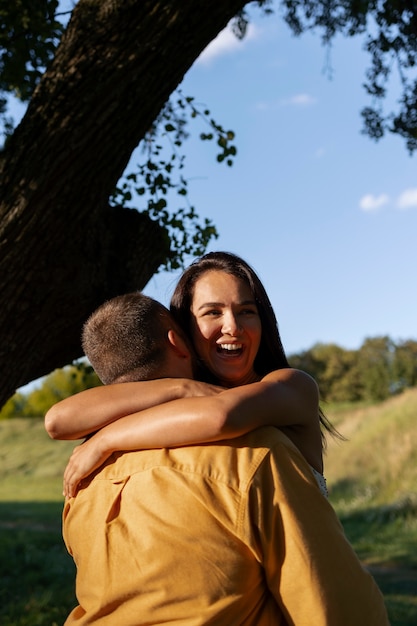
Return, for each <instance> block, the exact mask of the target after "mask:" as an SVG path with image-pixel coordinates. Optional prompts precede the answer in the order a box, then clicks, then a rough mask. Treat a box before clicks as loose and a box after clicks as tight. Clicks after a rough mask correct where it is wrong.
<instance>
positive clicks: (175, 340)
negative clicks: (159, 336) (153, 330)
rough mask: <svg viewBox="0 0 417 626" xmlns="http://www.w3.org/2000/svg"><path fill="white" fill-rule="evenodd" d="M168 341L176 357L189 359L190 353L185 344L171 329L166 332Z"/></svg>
mask: <svg viewBox="0 0 417 626" xmlns="http://www.w3.org/2000/svg"><path fill="white" fill-rule="evenodd" d="M168 341H169V343H170V344H171V346H172V348H173V350H174V351H175V352H176V354H177V355H178V356H180V357H182V358H189V357H190V356H191V352H190V349H189V348H188V346H187V343H186V342H185V341H184V339H183V338H182V337H181V335H180V334H179V333H177V331H176V330H173V329H172V328H171V329H170V330H169V331H168Z"/></svg>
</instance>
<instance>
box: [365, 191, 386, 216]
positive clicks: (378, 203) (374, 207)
mask: <svg viewBox="0 0 417 626" xmlns="http://www.w3.org/2000/svg"><path fill="white" fill-rule="evenodd" d="M387 202H389V196H387V194H386V193H381V194H380V195H379V196H374V195H373V194H371V193H368V194H366V195H365V196H363V197H362V198H361V199H360V201H359V206H360V208H361V209H362V211H366V212H372V211H378V210H379V209H380V208H381V207H382V206H384V204H387Z"/></svg>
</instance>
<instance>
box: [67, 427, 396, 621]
mask: <svg viewBox="0 0 417 626" xmlns="http://www.w3.org/2000/svg"><path fill="white" fill-rule="evenodd" d="M63 521H64V526H63V532H64V539H65V542H66V545H67V548H68V550H69V552H70V553H71V554H72V555H73V557H74V560H75V563H76V565H77V580H76V593H77V599H78V602H79V606H77V607H76V608H75V609H74V610H73V611H72V612H71V614H70V615H69V617H68V619H67V621H66V622H65V625H66V626H70V625H73V624H79V625H80V626H81V625H82V626H84V625H86V624H98V625H100V626H141V625H145V624H146V625H151V624H153V625H156V624H164V625H171V624H175V625H184V626H198V625H201V624H213V625H217V626H234V625H236V626H272V625H274V626H282V625H286V624H288V625H294V626H325V625H326V626H386V625H388V619H387V616H386V611H385V607H384V602H383V599H382V596H381V594H380V592H379V590H378V588H377V586H376V585H375V583H374V581H373V579H372V578H371V576H370V575H369V574H368V573H367V572H366V571H365V570H364V569H363V568H362V566H361V565H360V563H359V561H358V559H357V557H356V555H355V553H354V552H353V550H352V548H351V547H350V545H349V543H348V542H347V541H346V539H345V537H344V534H343V530H342V527H341V525H340V523H339V521H338V520H337V517H336V515H335V513H334V511H333V509H332V507H331V506H330V504H329V503H328V501H327V500H326V498H325V497H323V495H322V494H321V493H320V491H319V488H318V486H317V483H316V481H315V479H314V477H313V475H312V472H311V470H310V468H309V466H308V465H307V463H306V462H305V460H304V459H303V458H302V456H301V455H300V453H299V452H298V450H297V449H296V448H295V446H293V445H292V443H291V442H290V441H289V440H288V439H287V438H286V437H285V435H283V434H282V433H281V432H280V431H279V430H277V429H274V428H262V429H258V430H257V431H254V432H253V433H250V434H248V435H246V436H244V437H241V438H239V439H235V440H229V441H227V442H220V443H216V444H209V445H202V446H189V447H184V448H176V449H170V450H167V449H163V450H148V451H140V452H128V453H118V454H115V455H113V456H112V457H110V459H109V460H108V462H107V463H106V465H105V467H104V468H103V469H101V470H100V471H98V472H96V473H95V474H94V475H93V477H92V479H89V480H85V481H84V483H83V488H81V490H80V491H79V493H78V494H77V496H76V497H75V498H73V499H71V500H69V501H67V502H66V504H65V508H64V514H63Z"/></svg>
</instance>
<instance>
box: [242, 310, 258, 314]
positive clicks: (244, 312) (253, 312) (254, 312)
mask: <svg viewBox="0 0 417 626" xmlns="http://www.w3.org/2000/svg"><path fill="white" fill-rule="evenodd" d="M241 314H243V315H257V314H258V311H255V309H243V310H242V311H241Z"/></svg>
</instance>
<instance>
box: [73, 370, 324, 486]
mask: <svg viewBox="0 0 417 626" xmlns="http://www.w3.org/2000/svg"><path fill="white" fill-rule="evenodd" d="M318 405H319V396H318V389H317V385H316V383H315V381H314V380H313V379H312V378H311V377H310V376H308V375H307V374H305V373H304V372H301V371H299V370H293V369H283V370H277V371H275V372H272V373H271V374H268V375H267V376H266V377H265V378H264V379H263V380H262V381H260V382H257V383H252V384H249V385H243V386H241V387H235V388H233V389H228V390H225V391H222V392H221V393H219V394H217V395H213V396H209V397H191V398H182V399H178V400H174V401H172V402H166V403H164V404H160V405H158V406H155V407H153V408H150V409H148V410H144V411H141V412H138V413H134V414H132V415H129V416H125V417H122V418H120V419H119V420H117V421H115V422H113V423H112V424H109V425H108V426H106V427H105V428H103V429H101V430H100V431H99V432H97V433H96V434H95V435H94V436H93V437H91V439H90V440H89V441H88V442H86V443H85V444H83V445H82V446H79V447H78V448H76V450H75V451H74V454H73V456H72V457H71V459H70V462H69V464H68V466H67V469H66V474H65V479H64V484H65V485H66V487H65V489H64V492H65V494H66V495H73V494H74V489H75V487H76V485H77V484H78V482H79V480H81V478H83V477H84V476H87V475H88V474H89V473H91V471H93V470H94V469H96V468H97V467H99V466H100V465H101V464H102V463H103V462H104V461H105V460H106V459H107V458H108V457H109V456H110V454H111V453H112V452H114V451H116V450H138V449H149V448H163V447H175V446H180V445H191V444H197V443H205V442H210V441H218V440H220V439H230V438H234V437H238V436H239V435H242V434H244V433H247V432H249V431H250V430H253V429H255V428H258V427H260V426H265V425H270V426H277V427H281V428H283V430H284V431H285V432H286V434H287V435H288V436H289V437H290V438H291V439H292V440H293V442H294V443H295V444H296V445H297V446H298V447H299V449H300V451H301V452H302V453H303V454H304V456H305V457H306V459H307V461H308V462H309V463H310V464H311V465H313V467H315V468H316V469H317V470H318V471H322V454H321V452H322V450H321V434H320V423H319V417H318Z"/></svg>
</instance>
